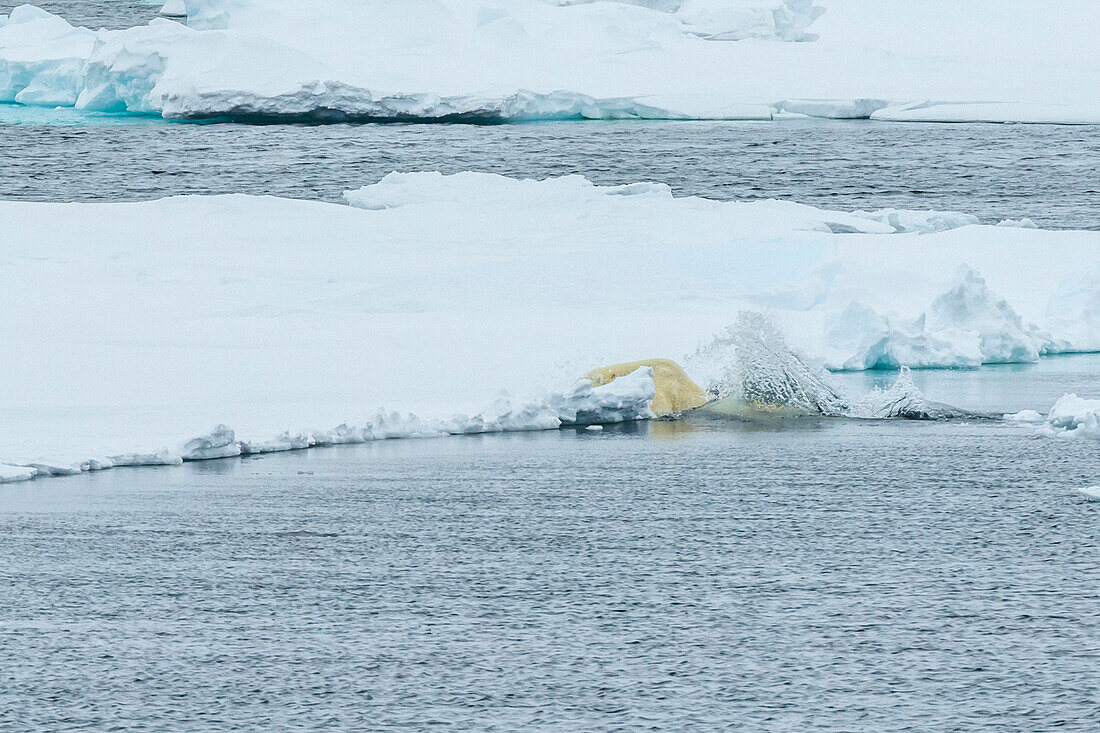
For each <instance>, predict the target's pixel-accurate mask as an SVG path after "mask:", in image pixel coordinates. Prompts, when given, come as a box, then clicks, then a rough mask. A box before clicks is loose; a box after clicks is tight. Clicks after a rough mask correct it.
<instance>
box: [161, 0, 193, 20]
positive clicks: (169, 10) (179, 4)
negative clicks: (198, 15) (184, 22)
mask: <svg viewBox="0 0 1100 733" xmlns="http://www.w3.org/2000/svg"><path fill="white" fill-rule="evenodd" d="M160 14H161V15H167V16H169V17H172V18H183V17H186V16H187V3H186V2H185V0H167V2H165V3H164V5H163V6H161V9H160Z"/></svg>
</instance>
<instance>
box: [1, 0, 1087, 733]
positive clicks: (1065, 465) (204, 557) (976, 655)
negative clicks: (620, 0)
mask: <svg viewBox="0 0 1100 733" xmlns="http://www.w3.org/2000/svg"><path fill="white" fill-rule="evenodd" d="M41 4H42V5H43V6H44V7H48V8H49V9H51V10H54V11H57V12H61V13H63V14H65V15H66V16H67V17H69V18H70V19H72V20H74V21H76V22H79V23H82V24H87V25H92V26H99V25H104V26H108V27H123V26H126V25H131V24H133V23H140V22H145V21H146V20H148V19H149V18H150V17H152V14H153V12H155V10H156V7H155V5H151V4H147V3H134V2H90V1H77V0H72V1H69V2H54V3H47V2H42V3H41ZM9 9H10V6H8V5H0V13H4V12H7V10H9ZM0 160H2V161H3V164H2V165H0V198H5V199H21V200H40V201H70V200H88V201H117V200H135V199H146V198H154V197H159V196H165V195H172V194H178V193H198V194H206V193H229V192H234V193H239V192H245V193H265V194H275V195H281V196H293V197H303V198H322V199H326V200H338V199H339V196H340V194H341V192H342V191H343V190H345V189H348V188H356V187H358V186H361V185H363V184H365V183H370V182H372V181H375V180H377V179H378V178H380V177H381V176H382V175H384V174H385V173H387V172H389V171H391V170H395V169H396V170H424V169H428V170H443V171H447V172H452V171H458V170H467V169H472V170H487V171H495V172H499V173H504V174H508V175H523V176H538V177H542V176H547V175H561V174H567V173H580V174H583V175H586V176H588V177H589V178H591V179H592V180H594V181H597V182H599V183H616V184H618V183H628V182H633V181H638V180H656V181H664V182H667V183H669V184H670V185H672V186H673V188H674V189H675V191H676V192H677V193H678V194H698V195H706V196H711V197H716V198H725V199H733V198H736V199H752V198H769V197H774V198H785V199H791V200H795V201H799V202H802V203H809V204H814V205H818V206H823V207H828V208H838V209H856V208H882V207H886V206H895V207H902V208H922V209H926V208H930V207H931V208H938V209H953V210H960V211H966V212H969V213H973V214H976V215H977V216H979V217H980V218H981V219H982V220H983V221H987V222H995V221H998V220H1000V219H1003V218H1010V217H1011V218H1019V217H1021V216H1028V217H1031V218H1032V219H1034V220H1035V221H1036V222H1038V223H1040V224H1041V225H1043V226H1047V227H1060V228H1097V227H1098V226H1100V206H1098V203H1097V196H1098V192H1100V189H1098V187H1097V186H1098V184H1097V178H1096V173H1095V171H1096V170H1100V128H1094V127H1053V126H1024V125H1012V126H1004V125H948V126H945V125H890V124H880V123H870V122H850V123H828V122H820V121H805V122H783V123H769V124H761V123H691V124H684V123H637V122H634V123H627V122H622V123H559V124H533V125H520V126H505V127H477V126H467V125H454V126H446V125H442V126H441V125H432V126H412V125H364V126H351V125H333V126H322V127H309V126H288V125H277V126H265V127H248V126H241V125H226V124H203V125H198V124H175V123H165V122H162V121H158V120H154V119H148V118H133V117H113V116H105V115H88V114H81V113H76V112H73V111H65V110H42V109H31V108H23V107H15V106H6V105H0ZM0 226H2V222H0ZM893 377H894V375H891V374H886V373H863V374H843V375H837V377H836V379H837V380H838V381H839V382H840V383H841V384H842V385H843V386H844V387H845V388H847V389H849V390H851V391H855V392H858V391H863V390H867V389H872V388H875V387H881V386H884V385H886V384H888V383H889V382H890V381H891V380H892V379H893ZM914 378H915V381H916V383H917V384H918V386H919V387H920V388H921V389H922V390H923V391H924V393H925V394H926V395H927V396H928V397H929V398H931V399H935V400H941V401H945V402H950V403H952V404H955V405H958V406H960V407H965V408H968V409H973V410H986V411H991V412H1009V411H1016V410H1020V409H1024V408H1031V409H1039V410H1046V409H1048V408H1049V406H1050V405H1051V404H1052V403H1053V401H1054V400H1056V399H1057V398H1058V397H1059V396H1060V395H1062V394H1063V393H1065V392H1076V393H1078V394H1080V395H1081V396H1091V397H1100V356H1078V357H1065V358H1057V359H1049V360H1045V361H1044V362H1042V363H1041V364H1038V365H1024V366H1006V367H996V368H986V369H983V370H980V371H971V372H955V371H938V372H937V371H930V372H917V373H915V374H914ZM0 429H11V426H0ZM1091 484H1100V453H1098V450H1097V445H1096V444H1095V443H1094V442H1090V441H1072V440H1053V439H1049V438H1042V437H1039V436H1036V435H1034V434H1032V433H1031V432H1029V431H1027V430H1026V429H1020V428H1012V427H1009V426H1006V425H1004V424H1002V423H998V422H988V421H960V422H948V423H916V422H908V421H892V422H881V421H879V422H875V421H848V420H835V419H834V420H826V419H797V420H796V419H789V420H773V421H766V422H762V423H761V422H737V421H729V420H724V421H723V420H714V419H709V420H708V419H703V418H696V419H693V420H686V421H683V422H678V423H663V422H661V423H651V424H633V425H625V426H619V427H609V428H607V429H606V430H604V431H603V432H589V431H575V430H565V431H554V432H549V433H539V434H524V435H512V436H484V437H471V438H452V439H442V440H410V441H389V442H383V443H377V444H373V445H365V446H358V447H345V448H337V449H325V450H316V451H311V452H307V453H300V454H287V455H272V456H265V457H260V458H251V459H246V460H239V459H232V460H227V461H219V462H210V463H204V464H191V465H188V466H185V467H183V468H178V469H135V470H115V471H110V472H107V473H103V474H95V475H83V476H78V477H72V478H65V479H50V480H48V481H38V482H32V483H30V484H26V485H15V486H12V485H4V486H3V487H2V488H0V731H55V730H95V731H99V730H156V731H177V730H186V731H192V730H225V729H269V730H316V729H341V730H396V729H404V730H424V729H452V730H508V731H511V730H523V731H530V730H567V731H581V730H662V731H664V730H708V731H709V730H716V729H734V730H777V731H787V730H838V731H857V730H858V731H903V730H904V731H933V730H934V731H940V730H944V731H946V730H965V731H990V730H995V731H1047V730H1066V731H1095V730H1096V729H1097V721H1098V720H1100V551H1098V549H1097V542H1098V540H1100V504H1089V503H1086V502H1085V501H1084V500H1083V499H1082V498H1080V497H1079V495H1078V494H1076V492H1075V489H1076V488H1078V487H1082V486H1088V485H1091Z"/></svg>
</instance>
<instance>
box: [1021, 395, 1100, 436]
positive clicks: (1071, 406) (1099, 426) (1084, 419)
mask: <svg viewBox="0 0 1100 733" xmlns="http://www.w3.org/2000/svg"><path fill="white" fill-rule="evenodd" d="M1005 420H1007V421H1009V422H1014V423H1017V424H1020V425H1030V426H1033V427H1034V428H1035V429H1036V430H1037V431H1038V432H1039V433H1040V434H1041V435H1046V436H1049V437H1052V438H1091V439H1093V440H1100V400H1090V399H1082V398H1080V397H1078V396H1077V395H1076V394H1066V395H1062V397H1060V398H1059V399H1058V401H1057V402H1055V403H1054V405H1053V406H1052V407H1051V408H1050V411H1049V412H1048V413H1047V414H1046V415H1045V416H1044V415H1041V414H1040V413H1037V412H1035V411H1033V410H1024V411H1023V412H1018V413H1016V414H1013V415H1005Z"/></svg>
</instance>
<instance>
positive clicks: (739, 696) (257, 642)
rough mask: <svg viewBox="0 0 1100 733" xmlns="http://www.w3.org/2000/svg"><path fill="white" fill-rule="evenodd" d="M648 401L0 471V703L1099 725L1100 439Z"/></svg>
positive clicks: (16, 712) (326, 717) (23, 719)
mask: <svg viewBox="0 0 1100 733" xmlns="http://www.w3.org/2000/svg"><path fill="white" fill-rule="evenodd" d="M1053 445H1054V442H1053V441H1049V440H1041V439H1036V438H1032V437H1030V436H1029V435H1028V434H1027V433H1026V432H1021V431H1017V430H1014V429H1010V428H1006V427H990V426H986V425H981V426H978V425H957V424H956V425H939V426H929V425H921V424H913V423H899V424H866V425H864V424H859V425H853V424H849V423H844V422H836V421H833V422H830V421H809V422H802V423H799V424H798V425H797V426H794V425H792V426H787V427H786V428H783V427H782V426H775V425H772V426H767V427H761V428H758V429H755V430H754V429H747V428H746V427H745V426H730V425H723V424H713V423H709V424H708V423H690V422H689V423H683V424H668V423H656V424H652V425H648V426H645V425H642V426H633V427H626V428H620V429H608V430H606V431H604V432H603V433H599V434H592V433H586V432H584V431H580V432H576V431H560V432H551V433H545V434H538V435H528V436H511V437H509V436H503V437H485V438H468V439H467V438H456V439H445V440H435V441H394V442H388V443H379V444H374V445H367V446H360V447H354V448H341V449H330V450H322V451H314V452H311V453H307V454H298V455H283V456H270V457H266V458H263V459H258V460H244V461H241V460H232V461H224V462H217V463H209V464H203V465H191V466H188V467H185V468H183V469H178V470H156V469H154V470H133V471H113V472H108V473H105V474H99V475H91V476H81V477H77V478H75V479H57V480H51V481H49V482H44V483H38V484H32V485H28V486H24V487H20V488H8V487H5V488H4V493H5V500H4V502H3V504H2V505H0V535H2V542H0V577H2V578H3V586H4V589H5V591H4V593H5V598H4V602H3V603H2V604H0V627H2V628H3V634H2V635H0V645H2V646H3V649H2V650H0V652H2V654H3V659H4V662H3V663H2V664H0V675H2V676H0V726H5V725H6V729H10V730H24V729H38V730H56V729H60V728H88V729H104V728H106V727H108V726H118V727H120V728H126V729H153V730H180V729H196V728H221V729H224V728H226V727H229V726H232V725H239V726H246V727H266V728H272V729H285V728H291V727H294V728H318V727H330V728H345V729H346V728H352V729H360V730H362V729H396V728H411V729H414V730H422V729H429V728H447V727H450V728H456V729H460V730H469V729H478V730H482V729H494V730H540V729H559V730H562V729H564V730H593V729H608V730H611V729H654V730H688V729H695V730H714V729H717V728H719V727H730V728H734V729H747V730H808V729H829V730H873V731H891V730H974V731H979V730H981V731H984V730H1012V731H1036V730H1053V729H1059V730H1073V731H1088V730H1095V723H1096V720H1097V719H1098V717H1100V675H1097V671H1098V664H1100V615H1098V614H1097V609H1098V608H1100V566H1098V564H1097V562H1096V560H1097V556H1096V545H1097V541H1098V540H1100V506H1098V505H1090V504H1086V503H1085V502H1083V501H1082V500H1081V499H1079V498H1078V497H1077V496H1076V495H1075V494H1074V493H1073V492H1072V491H1070V490H1068V488H1067V487H1070V486H1074V485H1083V484H1084V483H1085V482H1088V481H1091V480H1095V477H1096V475H1097V468H1098V467H1100V462H1098V459H1097V455H1096V452H1095V446H1091V445H1084V444H1083V443H1060V444H1058V445H1057V449H1053V447H1052V446H1053Z"/></svg>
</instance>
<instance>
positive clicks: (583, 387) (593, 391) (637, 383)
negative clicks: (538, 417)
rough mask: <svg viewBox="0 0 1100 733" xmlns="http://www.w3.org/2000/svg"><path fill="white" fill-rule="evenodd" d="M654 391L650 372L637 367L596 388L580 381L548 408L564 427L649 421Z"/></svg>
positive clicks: (583, 380) (651, 372)
mask: <svg viewBox="0 0 1100 733" xmlns="http://www.w3.org/2000/svg"><path fill="white" fill-rule="evenodd" d="M656 394H657V388H656V386H655V385H654V382H653V369H652V368H651V367H639V368H638V369H637V370H635V371H634V372H632V373H631V374H628V375H626V376H624V377H619V378H618V379H616V380H614V381H612V382H609V383H607V384H605V385H602V386H599V387H596V386H593V384H592V381H591V380H588V379H582V380H580V381H578V382H577V383H576V385H575V386H574V387H573V388H572V389H571V390H568V391H566V392H564V393H562V394H560V395H556V396H555V397H553V398H552V399H551V404H550V406H551V409H553V411H554V412H555V413H556V414H557V415H558V418H559V419H560V420H561V423H562V424H563V425H597V424H606V423H618V422H629V421H631V420H648V419H650V418H652V417H653V412H652V411H651V410H650V404H651V403H652V401H653V397H654V395H656Z"/></svg>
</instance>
